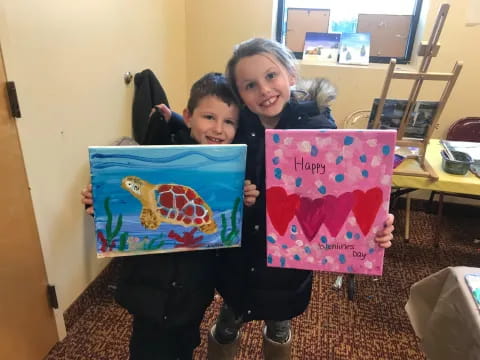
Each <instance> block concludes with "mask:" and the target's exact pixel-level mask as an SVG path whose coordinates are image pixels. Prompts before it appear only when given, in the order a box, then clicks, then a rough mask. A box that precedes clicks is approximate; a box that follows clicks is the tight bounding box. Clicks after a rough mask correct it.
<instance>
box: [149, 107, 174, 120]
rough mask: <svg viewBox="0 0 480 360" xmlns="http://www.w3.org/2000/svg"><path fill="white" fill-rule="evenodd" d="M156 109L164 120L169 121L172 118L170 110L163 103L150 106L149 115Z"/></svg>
mask: <svg viewBox="0 0 480 360" xmlns="http://www.w3.org/2000/svg"><path fill="white" fill-rule="evenodd" d="M157 109H158V110H159V111H160V113H161V114H162V116H163V118H164V119H165V121H166V122H169V121H170V119H171V118H172V110H170V109H169V108H168V107H167V105H165V104H158V105H155V107H154V108H152V110H151V111H150V115H149V117H151V116H152V115H153V113H154V112H155V111H156V110H157Z"/></svg>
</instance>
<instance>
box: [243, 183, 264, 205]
mask: <svg viewBox="0 0 480 360" xmlns="http://www.w3.org/2000/svg"><path fill="white" fill-rule="evenodd" d="M258 195H260V191H258V190H257V185H255V184H252V182H251V181H250V180H245V182H244V183H243V203H244V204H245V206H252V205H253V204H255V202H256V201H257V197H258Z"/></svg>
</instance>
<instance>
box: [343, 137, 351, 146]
mask: <svg viewBox="0 0 480 360" xmlns="http://www.w3.org/2000/svg"><path fill="white" fill-rule="evenodd" d="M343 143H344V144H345V145H352V144H353V137H351V136H345V139H344V140H343Z"/></svg>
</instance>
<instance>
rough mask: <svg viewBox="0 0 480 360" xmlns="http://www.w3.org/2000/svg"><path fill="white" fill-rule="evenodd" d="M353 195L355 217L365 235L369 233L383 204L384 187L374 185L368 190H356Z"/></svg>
mask: <svg viewBox="0 0 480 360" xmlns="http://www.w3.org/2000/svg"><path fill="white" fill-rule="evenodd" d="M353 197H354V205H353V214H354V215H355V219H357V224H358V226H360V229H361V230H362V233H363V235H367V234H368V232H369V231H370V228H371V226H372V224H373V221H374V220H375V217H376V216H377V212H378V209H379V208H380V205H381V204H382V200H383V193H382V189H380V188H378V187H374V188H371V189H370V190H368V191H367V192H363V191H361V190H355V191H354V192H353Z"/></svg>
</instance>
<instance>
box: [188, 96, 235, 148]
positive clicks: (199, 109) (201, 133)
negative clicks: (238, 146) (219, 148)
mask: <svg viewBox="0 0 480 360" xmlns="http://www.w3.org/2000/svg"><path fill="white" fill-rule="evenodd" d="M238 116H239V110H238V107H237V106H236V105H228V104H226V103H225V102H224V101H223V100H222V99H220V98H218V97H216V96H213V95H211V96H205V97H204V98H203V99H201V100H200V101H199V102H198V104H197V106H196V107H195V109H193V113H192V114H191V113H190V112H189V111H188V110H187V109H185V110H183V118H184V120H185V123H186V124H187V126H188V127H189V128H190V135H191V136H192V138H194V139H195V140H196V141H197V142H198V143H200V144H216V145H218V144H231V142H232V141H233V138H234V137H235V132H236V131H237V125H238Z"/></svg>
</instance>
